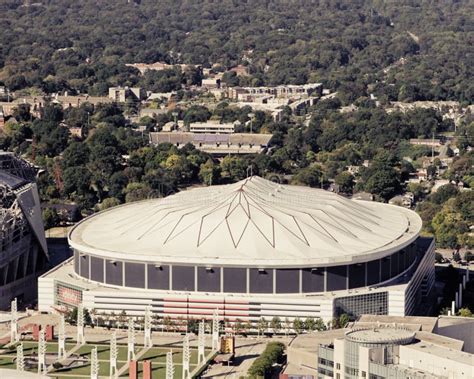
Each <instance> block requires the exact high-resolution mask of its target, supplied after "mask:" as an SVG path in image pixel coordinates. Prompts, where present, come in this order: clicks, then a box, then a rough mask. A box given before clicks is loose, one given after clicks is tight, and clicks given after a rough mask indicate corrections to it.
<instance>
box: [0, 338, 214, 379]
mask: <svg viewBox="0 0 474 379" xmlns="http://www.w3.org/2000/svg"><path fill="white" fill-rule="evenodd" d="M74 346H76V345H74V344H67V345H66V349H67V350H68V351H69V350H71V349H72V348H73V347H74ZM23 347H24V352H25V356H28V355H29V354H32V353H34V352H36V351H37V349H38V343H37V342H23ZM94 347H97V352H98V358H99V361H100V362H99V367H100V372H99V375H100V376H104V377H107V376H108V375H109V359H110V349H109V345H105V344H97V345H95V344H87V345H84V346H81V347H80V348H79V349H78V350H77V351H76V352H75V353H76V354H79V355H81V356H83V357H88V358H89V359H90V355H91V351H92V349H93V348H94ZM141 348H142V346H138V348H137V349H136V352H137V353H138V352H139V351H140V349H141ZM46 350H47V351H48V352H51V353H55V352H57V350H58V345H57V343H55V342H50V343H48V344H47V346H46ZM171 350H172V351H173V362H174V363H175V366H174V368H175V377H177V378H180V377H181V375H182V372H181V363H182V360H183V353H182V350H181V349H179V348H177V347H176V348H171V347H153V348H151V349H149V350H148V351H147V352H146V353H145V354H143V356H141V357H140V362H142V361H144V360H151V361H152V366H153V373H154V376H153V377H154V378H157V379H162V378H165V376H166V367H165V366H166V353H167V352H169V351H171ZM208 353H209V350H206V354H208ZM15 357H16V351H15V350H12V351H11V352H8V353H7V354H4V355H1V356H0V368H8V369H15V368H16V365H15V363H14V362H13V359H14V358H15ZM197 359H198V355H197V349H191V362H190V364H191V371H192V370H193V369H194V368H195V367H196V365H197ZM126 360H127V346H124V345H119V346H118V362H117V366H118V369H120V367H121V366H123V365H124V364H125V362H126ZM142 367H143V366H142V364H141V363H139V365H138V368H139V372H140V373H141V372H142ZM33 371H35V370H33ZM49 375H50V376H52V377H54V378H57V379H66V378H67V379H81V378H88V377H89V376H90V365H89V364H87V365H84V366H82V367H78V368H72V369H64V370H60V371H56V372H55V373H51V374H49ZM122 377H124V378H125V377H128V371H127V372H125V373H124V374H123V375H122Z"/></svg>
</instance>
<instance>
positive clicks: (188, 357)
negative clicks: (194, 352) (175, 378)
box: [183, 334, 191, 379]
mask: <svg viewBox="0 0 474 379" xmlns="http://www.w3.org/2000/svg"><path fill="white" fill-rule="evenodd" d="M190 360H191V352H190V350H189V334H186V335H185V336H184V340H183V379H189V378H190V377H191V373H190V371H189V362H190Z"/></svg>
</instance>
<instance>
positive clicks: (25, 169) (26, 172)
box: [0, 151, 36, 182]
mask: <svg viewBox="0 0 474 379" xmlns="http://www.w3.org/2000/svg"><path fill="white" fill-rule="evenodd" d="M0 171H5V172H7V173H9V174H10V175H14V176H17V177H19V178H23V179H25V180H28V181H30V182H33V181H34V180H35V178H36V169H35V167H34V166H33V165H31V164H30V163H28V162H27V161H25V160H24V159H21V158H19V157H17V156H16V155H15V154H13V153H9V152H5V151H0Z"/></svg>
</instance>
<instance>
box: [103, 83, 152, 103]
mask: <svg viewBox="0 0 474 379" xmlns="http://www.w3.org/2000/svg"><path fill="white" fill-rule="evenodd" d="M129 98H131V99H134V100H144V99H145V98H146V92H145V90H144V89H143V88H140V87H111V88H109V99H112V100H113V101H115V102H117V103H124V102H125V101H127V99H129Z"/></svg>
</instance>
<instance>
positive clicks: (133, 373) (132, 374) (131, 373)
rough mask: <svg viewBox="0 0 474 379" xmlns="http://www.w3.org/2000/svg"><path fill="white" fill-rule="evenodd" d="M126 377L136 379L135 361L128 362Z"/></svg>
mask: <svg viewBox="0 0 474 379" xmlns="http://www.w3.org/2000/svg"><path fill="white" fill-rule="evenodd" d="M128 377H129V378H130V379H138V362H137V361H135V360H132V361H130V364H129V366H128Z"/></svg>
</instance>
